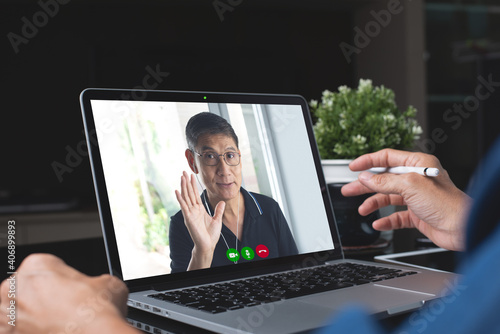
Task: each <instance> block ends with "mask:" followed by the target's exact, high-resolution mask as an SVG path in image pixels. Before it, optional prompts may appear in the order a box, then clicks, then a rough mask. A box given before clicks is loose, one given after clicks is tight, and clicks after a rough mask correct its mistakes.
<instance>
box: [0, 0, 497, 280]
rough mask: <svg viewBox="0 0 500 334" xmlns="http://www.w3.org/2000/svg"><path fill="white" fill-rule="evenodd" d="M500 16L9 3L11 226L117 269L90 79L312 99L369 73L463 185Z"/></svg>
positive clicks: (220, 3) (488, 114)
mask: <svg viewBox="0 0 500 334" xmlns="http://www.w3.org/2000/svg"><path fill="white" fill-rule="evenodd" d="M387 13H389V14H388V15H387ZM499 16H500V5H499V4H498V3H497V2H496V1H494V0H447V1H444V0H427V1H423V0H412V1H409V0H400V1H398V0H390V1H387V0H373V1H368V0H340V1H339V0H334V1H326V0H308V1H298V0H286V1H285V0H266V1H263V0H262V1H261V0H215V1H201V0H187V1H186V0H182V1H181V0H169V1H165V0H162V1H159V0H151V1H147V2H146V1H137V0H120V1H118V0H100V1H95V0H88V1H83V0H59V1H58V0H40V1H27V0H10V1H6V0H2V1H0V31H1V35H2V36H3V37H2V40H1V43H0V54H1V55H2V57H1V59H2V60H1V66H0V85H1V91H2V95H1V96H2V101H1V102H2V112H1V114H2V120H1V122H0V135H1V139H2V140H1V152H2V163H1V166H2V167H1V171H2V175H1V177H0V219H1V220H0V228H1V226H6V224H7V221H8V220H9V219H15V220H16V223H17V226H18V229H17V238H18V239H17V241H18V244H20V245H36V246H34V248H29V251H32V250H36V251H44V250H46V249H50V244H52V243H54V242H59V243H62V245H63V246H64V247H67V248H70V249H73V250H74V251H75V252H79V253H78V254H82V261H80V262H77V261H78V260H77V259H76V257H74V256H72V257H71V259H69V260H68V261H69V262H70V263H71V262H72V261H73V264H76V266H77V267H78V268H79V269H81V270H84V271H86V272H88V273H97V272H101V271H103V270H105V263H103V259H102V256H101V254H102V249H103V248H102V239H100V237H101V232H100V225H99V218H98V215H97V207H96V202H95V195H94V189H93V183H92V176H91V171H90V166H89V162H88V157H87V156H86V154H85V153H86V150H85V136H84V133H83V124H82V119H81V113H80V105H79V94H80V92H81V91H82V90H83V89H85V88H87V87H108V88H153V89H162V90H166V89H172V90H207V91H233V92H262V93H286V94H300V95H302V96H304V97H305V98H306V100H311V99H319V98H320V97H321V93H322V91H323V90H325V89H329V90H336V89H337V87H338V86H340V85H348V86H351V87H353V86H355V85H356V84H357V82H358V80H359V78H365V79H372V80H373V83H374V84H375V85H381V84H383V85H385V86H387V87H389V88H392V89H393V90H394V91H395V93H396V100H397V103H398V105H399V106H400V108H406V106H407V105H409V104H411V105H413V106H415V107H416V108H417V109H418V120H419V122H420V124H421V125H422V127H423V129H424V134H423V135H422V138H421V141H420V142H419V144H418V145H417V147H416V149H417V150H421V151H427V152H429V153H432V154H435V155H437V156H438V157H439V158H440V160H441V162H442V164H443V166H444V168H445V169H447V170H448V172H449V173H450V175H451V177H452V179H453V180H454V181H455V182H456V184H457V186H459V187H460V188H462V189H465V188H466V186H467V183H468V182H469V179H470V177H471V174H472V171H473V170H474V168H475V167H476V165H477V164H478V162H479V161H480V159H481V157H482V155H483V154H484V153H485V152H486V150H487V149H488V147H489V146H490V145H491V143H492V141H493V140H494V139H495V138H496V137H497V136H498V134H499V133H500V127H499V126H498V124H499V123H500V112H499V106H500V94H499V92H498V90H499V88H500V71H498V70H499V67H500V36H499V34H500V20H498V17H499ZM147 75H149V78H150V79H149V80H145V78H146V76H147ZM151 78H153V79H151ZM6 231H7V230H6V229H5V231H1V230H0V242H1V244H0V246H5V244H6V243H5V242H6V235H7V234H6V233H7V232H6ZM88 239H92V240H94V239H95V240H97V241H96V243H95V244H92V247H93V248H92V249H89V246H88V243H85V242H83V241H84V240H88ZM63 249H66V248H63ZM27 252H28V251H27ZM92 252H95V253H92ZM21 255H22V254H20V256H21ZM83 259H85V261H84V260H83ZM84 262H86V263H87V264H82V263H84ZM89 262H92V264H90V265H88V263H89ZM103 268H104V269H103Z"/></svg>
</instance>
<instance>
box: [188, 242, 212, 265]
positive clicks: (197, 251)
mask: <svg viewBox="0 0 500 334" xmlns="http://www.w3.org/2000/svg"><path fill="white" fill-rule="evenodd" d="M213 255H214V249H203V248H200V247H197V246H194V247H193V250H192V251H191V261H190V264H189V268H188V270H192V269H202V268H208V267H210V265H211V264H212V258H213Z"/></svg>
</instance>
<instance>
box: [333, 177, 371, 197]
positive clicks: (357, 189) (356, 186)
mask: <svg viewBox="0 0 500 334" xmlns="http://www.w3.org/2000/svg"><path fill="white" fill-rule="evenodd" d="M340 191H341V193H342V195H343V196H345V197H351V196H359V195H364V194H369V193H373V190H371V189H370V188H368V187H366V186H364V185H363V184H362V183H361V182H359V180H356V181H353V182H351V183H347V184H345V185H344V186H342V188H341V189H340Z"/></svg>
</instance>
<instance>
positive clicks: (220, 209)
mask: <svg viewBox="0 0 500 334" xmlns="http://www.w3.org/2000/svg"><path fill="white" fill-rule="evenodd" d="M225 208H226V202H224V201H220V202H219V203H217V205H216V206H215V211H214V220H216V221H222V215H224V209H225Z"/></svg>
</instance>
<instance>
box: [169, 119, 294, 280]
mask: <svg viewBox="0 0 500 334" xmlns="http://www.w3.org/2000/svg"><path fill="white" fill-rule="evenodd" d="M186 139H187V143H188V149H186V151H185V156H186V159H187V161H188V164H189V166H190V168H191V170H192V172H193V173H194V175H191V176H189V175H188V174H187V173H186V172H184V173H183V175H182V176H181V190H180V191H177V190H176V192H175V194H176V197H177V200H178V202H179V204H180V206H181V210H180V211H179V212H177V213H176V214H175V215H174V216H172V217H171V221H170V232H169V240H170V257H171V259H172V262H171V265H170V266H171V269H172V272H173V273H175V272H181V271H186V270H195V269H202V268H210V267H214V266H224V265H230V264H233V263H243V262H248V261H255V260H257V259H264V258H275V257H282V256H288V255H295V254H298V250H297V246H296V244H295V241H294V239H293V236H292V234H291V232H290V228H289V226H288V224H287V222H286V220H285V217H284V215H283V213H282V211H281V209H280V207H279V205H278V203H276V201H275V200H273V199H272V198H270V197H267V196H264V195H260V194H256V193H251V192H249V191H247V190H245V189H244V188H242V187H241V183H242V176H241V171H242V164H241V152H240V150H239V148H238V137H237V136H236V133H235V132H234V129H233V128H232V126H231V125H230V124H229V123H228V122H227V121H226V120H225V119H224V118H222V117H220V116H218V115H216V114H213V113H209V112H203V113H200V114H197V115H195V116H193V117H192V118H191V119H190V120H189V122H188V124H187V125H186ZM198 175H200V176H201V181H202V182H203V184H204V185H205V187H206V189H205V190H204V191H203V193H202V194H201V196H200V195H199V194H198V191H197V185H196V179H197V178H198ZM198 181H199V180H198Z"/></svg>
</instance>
